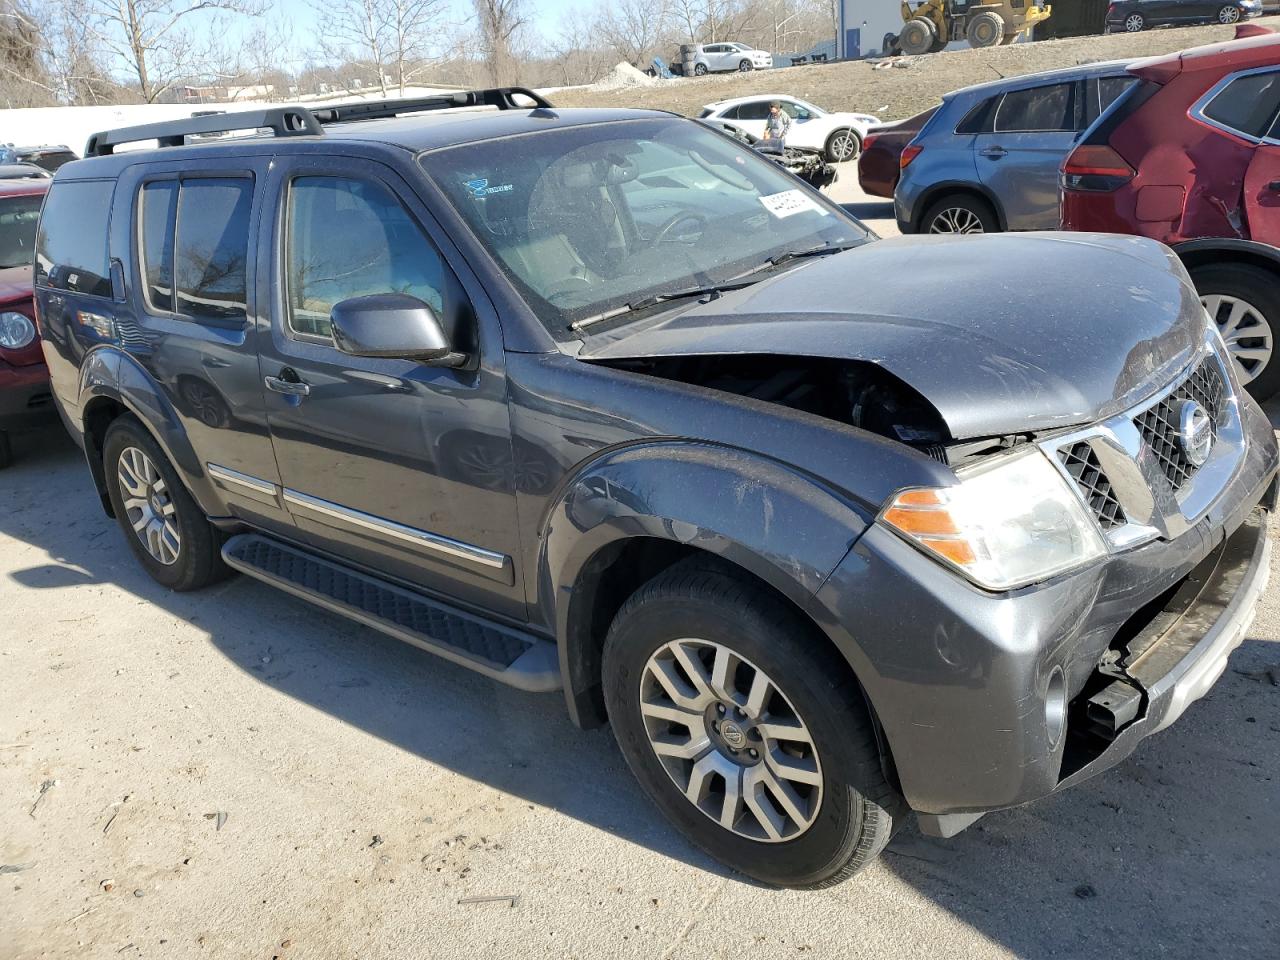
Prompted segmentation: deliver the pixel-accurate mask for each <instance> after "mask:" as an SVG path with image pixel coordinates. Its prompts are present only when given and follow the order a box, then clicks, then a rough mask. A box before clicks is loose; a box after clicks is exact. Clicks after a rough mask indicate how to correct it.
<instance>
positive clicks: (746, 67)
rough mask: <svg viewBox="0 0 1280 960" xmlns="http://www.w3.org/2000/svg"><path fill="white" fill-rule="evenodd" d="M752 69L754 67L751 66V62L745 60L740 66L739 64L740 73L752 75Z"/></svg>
mask: <svg viewBox="0 0 1280 960" xmlns="http://www.w3.org/2000/svg"><path fill="white" fill-rule="evenodd" d="M752 69H753V67H752V65H751V61H750V60H743V61H742V62H741V63H740V64H738V72H739V73H750V72H751V71H752Z"/></svg>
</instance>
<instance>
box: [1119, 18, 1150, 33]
mask: <svg viewBox="0 0 1280 960" xmlns="http://www.w3.org/2000/svg"><path fill="white" fill-rule="evenodd" d="M1146 25H1147V20H1146V17H1144V16H1143V15H1142V14H1140V13H1131V14H1129V15H1128V16H1127V17H1125V18H1124V32H1125V33H1141V32H1142V30H1143V29H1144V28H1145V27H1146Z"/></svg>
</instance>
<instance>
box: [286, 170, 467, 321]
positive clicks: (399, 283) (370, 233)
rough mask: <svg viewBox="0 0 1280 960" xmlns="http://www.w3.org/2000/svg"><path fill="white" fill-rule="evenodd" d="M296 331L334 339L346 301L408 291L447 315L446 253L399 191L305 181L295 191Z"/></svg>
mask: <svg viewBox="0 0 1280 960" xmlns="http://www.w3.org/2000/svg"><path fill="white" fill-rule="evenodd" d="M287 247H288V249H287V252H286V260H285V262H286V264H287V265H288V271H289V274H288V279H287V283H288V298H289V326H290V327H291V328H292V329H293V330H294V331H295V332H297V333H303V334H309V335H312V336H321V337H328V336H329V335H330V326H329V311H330V310H332V309H333V305H334V304H335V303H338V302H339V301H342V300H346V299H348V298H350V297H364V296H369V295H371V294H375V293H404V294H408V295H409V296H412V297H417V298H418V299H419V300H422V301H424V302H425V303H428V304H430V305H431V306H432V307H433V308H435V311H436V313H438V314H443V313H444V295H443V283H442V276H443V266H442V264H441V262H440V255H439V254H438V253H437V252H436V250H435V248H434V247H433V246H432V245H431V241H430V240H428V239H427V237H426V236H425V235H424V234H423V232H422V229H421V228H420V227H419V226H418V224H417V222H416V221H414V220H413V218H412V217H411V216H410V215H409V212H408V211H407V210H405V208H404V206H403V205H402V204H401V203H400V201H399V200H398V199H397V198H396V196H395V195H394V194H392V193H391V191H389V190H387V189H386V188H385V187H382V186H379V185H377V184H373V183H369V182H366V181H363V180H346V179H341V178H338V177H299V178H298V179H297V180H294V181H293V187H292V189H291V190H290V191H289V223H288V240H287Z"/></svg>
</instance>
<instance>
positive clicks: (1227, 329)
mask: <svg viewBox="0 0 1280 960" xmlns="http://www.w3.org/2000/svg"><path fill="white" fill-rule="evenodd" d="M1191 279H1192V281H1193V282H1194V283H1195V285H1196V290H1197V291H1199V293H1200V302H1201V303H1203V304H1204V308H1205V312H1207V313H1208V314H1209V316H1210V317H1211V318H1212V319H1213V321H1214V322H1215V323H1216V324H1217V325H1218V331H1219V332H1220V333H1221V334H1222V339H1223V340H1224V341H1225V342H1226V345H1227V350H1228V351H1229V352H1230V354H1231V360H1232V363H1233V364H1234V366H1235V370H1236V376H1238V377H1239V378H1240V382H1241V383H1242V384H1244V385H1245V388H1246V389H1247V390H1248V391H1249V393H1251V394H1253V396H1254V397H1255V398H1256V399H1258V400H1266V399H1268V398H1270V397H1271V396H1273V395H1274V394H1275V393H1276V391H1277V390H1280V361H1277V360H1276V358H1275V338H1276V333H1275V331H1276V330H1277V329H1280V292H1277V277H1276V275H1275V274H1274V273H1270V272H1268V271H1266V270H1263V269H1261V268H1260V267H1255V266H1251V265H1249V264H1244V263H1209V264H1205V265H1204V266H1201V267H1196V268H1195V269H1194V270H1192V271H1191Z"/></svg>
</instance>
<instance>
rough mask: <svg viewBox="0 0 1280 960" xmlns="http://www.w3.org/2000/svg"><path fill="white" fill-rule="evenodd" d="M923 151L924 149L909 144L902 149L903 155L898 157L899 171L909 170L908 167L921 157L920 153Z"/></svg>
mask: <svg viewBox="0 0 1280 960" xmlns="http://www.w3.org/2000/svg"><path fill="white" fill-rule="evenodd" d="M923 149H924V147H921V146H917V145H916V144H914V143H908V144H907V145H906V146H905V147H903V148H902V155H901V156H900V157H898V169H899V170H905V169H907V167H908V166H910V165H911V161H912V160H914V159H915V158H916V157H918V156H920V151H921V150H923Z"/></svg>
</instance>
